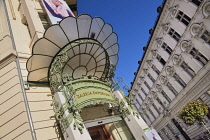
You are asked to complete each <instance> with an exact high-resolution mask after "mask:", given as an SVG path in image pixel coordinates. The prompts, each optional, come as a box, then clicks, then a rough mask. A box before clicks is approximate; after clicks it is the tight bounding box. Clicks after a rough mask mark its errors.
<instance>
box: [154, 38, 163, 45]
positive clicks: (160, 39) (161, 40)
mask: <svg viewBox="0 0 210 140" xmlns="http://www.w3.org/2000/svg"><path fill="white" fill-rule="evenodd" d="M155 41H156V42H157V46H158V47H160V45H162V43H163V38H156V39H155Z"/></svg>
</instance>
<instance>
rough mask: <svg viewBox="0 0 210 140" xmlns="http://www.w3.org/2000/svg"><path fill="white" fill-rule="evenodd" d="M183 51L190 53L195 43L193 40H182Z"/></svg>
mask: <svg viewBox="0 0 210 140" xmlns="http://www.w3.org/2000/svg"><path fill="white" fill-rule="evenodd" d="M180 47H181V51H182V52H184V53H188V52H189V51H190V50H191V48H192V47H193V44H192V42H191V41H188V40H183V41H181V42H180Z"/></svg>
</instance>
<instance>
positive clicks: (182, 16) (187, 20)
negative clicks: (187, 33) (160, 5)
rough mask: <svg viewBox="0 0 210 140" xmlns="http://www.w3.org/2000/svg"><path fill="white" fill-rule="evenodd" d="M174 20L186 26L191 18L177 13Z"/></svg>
mask: <svg viewBox="0 0 210 140" xmlns="http://www.w3.org/2000/svg"><path fill="white" fill-rule="evenodd" d="M176 18H177V19H178V20H179V21H181V22H182V23H184V24H185V25H186V26H188V24H189V23H190V20H191V18H190V17H188V16H187V15H185V14H184V13H183V12H182V11H179V12H178V14H177V16H176Z"/></svg>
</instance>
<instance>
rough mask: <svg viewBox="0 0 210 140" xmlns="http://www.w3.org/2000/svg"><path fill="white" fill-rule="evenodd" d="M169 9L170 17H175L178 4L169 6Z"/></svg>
mask: <svg viewBox="0 0 210 140" xmlns="http://www.w3.org/2000/svg"><path fill="white" fill-rule="evenodd" d="M169 11H170V17H171V18H175V16H176V14H177V12H178V11H179V6H178V5H176V6H173V7H171V8H169Z"/></svg>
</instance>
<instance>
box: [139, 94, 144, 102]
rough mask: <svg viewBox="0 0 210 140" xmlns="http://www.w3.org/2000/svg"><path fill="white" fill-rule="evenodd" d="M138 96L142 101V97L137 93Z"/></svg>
mask: <svg viewBox="0 0 210 140" xmlns="http://www.w3.org/2000/svg"><path fill="white" fill-rule="evenodd" d="M138 96H139V98H140V99H141V100H142V101H143V98H142V97H141V95H140V94H139V93H138Z"/></svg>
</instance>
